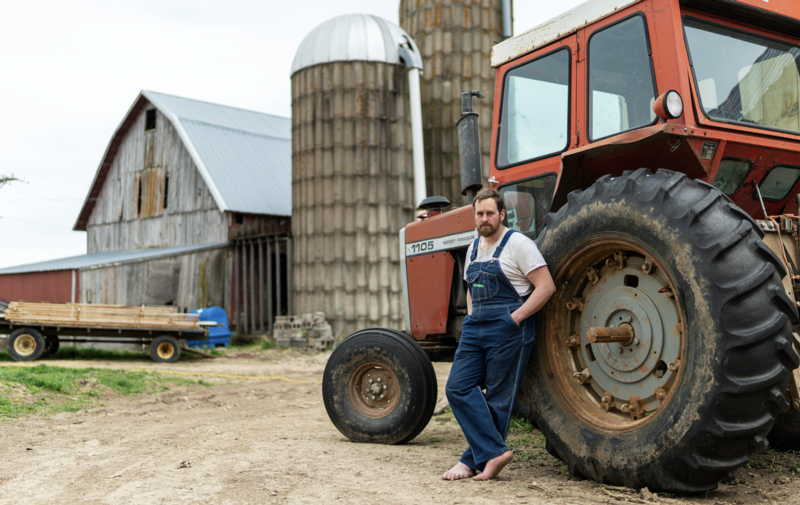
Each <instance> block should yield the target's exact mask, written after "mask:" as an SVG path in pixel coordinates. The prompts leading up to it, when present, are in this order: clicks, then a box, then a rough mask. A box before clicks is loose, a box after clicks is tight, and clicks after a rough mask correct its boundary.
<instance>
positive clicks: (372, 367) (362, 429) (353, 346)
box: [322, 328, 438, 444]
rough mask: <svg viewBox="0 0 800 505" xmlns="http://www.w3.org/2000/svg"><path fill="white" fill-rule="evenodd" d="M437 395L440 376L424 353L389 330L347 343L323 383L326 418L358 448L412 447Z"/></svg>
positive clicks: (371, 332) (334, 357)
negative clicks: (361, 445) (365, 445)
mask: <svg viewBox="0 0 800 505" xmlns="http://www.w3.org/2000/svg"><path fill="white" fill-rule="evenodd" d="M437 393H438V389H437V382H436V373H435V372H434V370H433V365H432V364H431V361H430V359H428V357H427V356H426V355H425V352H424V351H423V350H422V349H421V348H420V347H419V345H418V344H417V343H416V342H415V341H414V340H412V339H411V338H410V337H408V336H407V335H405V334H403V333H400V332H398V331H397V330H391V329H388V328H372V329H367V330H362V331H359V332H357V333H354V334H352V335H350V336H349V337H347V338H346V339H344V340H343V341H342V342H341V343H340V344H339V345H338V346H336V349H335V350H334V351H333V354H332V355H331V357H330V359H329V360H328V364H327V365H326V366H325V373H324V374H323V378H322V397H323V400H324V402H325V409H326V410H327V411H328V417H330V419H331V421H332V422H333V424H334V426H336V428H337V429H338V430H339V431H340V432H341V433H342V434H343V435H344V436H346V437H347V438H349V439H350V440H352V441H354V442H370V443H380V444H402V443H405V442H408V441H409V440H411V439H413V438H414V437H416V436H417V435H419V433H420V432H421V431H422V430H423V429H424V428H425V426H427V424H428V421H430V418H431V415H432V414H433V409H434V407H435V405H436V396H437Z"/></svg>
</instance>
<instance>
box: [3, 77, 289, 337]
mask: <svg viewBox="0 0 800 505" xmlns="http://www.w3.org/2000/svg"><path fill="white" fill-rule="evenodd" d="M291 177H292V175H291V120H290V119H289V118H283V117H277V116H272V115H269V114H263V113H260V112H254V111H249V110H243V109H237V108H233V107H227V106H223V105H217V104H212V103H207V102H200V101H197V100H190V99H187V98H181V97H176V96H171V95H165V94H161V93H155V92H152V91H142V92H141V93H140V94H139V96H138V97H137V98H136V100H135V101H134V103H133V105H132V106H131V108H130V110H129V111H128V113H127V114H126V115H125V117H124V118H123V120H122V122H121V124H120V125H119V127H118V128H117V130H116V132H115V133H114V135H113V137H112V139H111V141H110V142H109V144H108V147H107V148H106V152H105V153H104V155H103V157H102V160H101V162H100V166H99V168H98V169H97V173H96V174H95V177H94V181H93V182H92V186H91V188H90V189H89V193H88V195H87V197H86V200H85V202H84V205H83V208H82V209H81V212H80V215H79V216H78V220H77V222H76V224H75V227H74V229H75V230H77V231H85V232H86V235H87V236H86V240H87V250H88V254H87V255H85V256H81V257H77V258H66V259H64V260H56V261H52V262H45V263H40V264H34V265H23V266H21V267H12V268H6V269H0V300H5V301H12V300H20V299H27V300H36V301H39V300H41V301H54V302H69V301H80V302H82V303H110V304H121V305H142V304H144V305H174V306H177V307H178V308H179V310H181V311H187V310H193V309H196V308H202V307H206V306H210V305H218V306H222V307H224V308H225V309H226V311H227V312H228V315H229V318H230V319H231V323H232V325H234V326H236V327H237V332H238V333H239V334H256V333H263V332H264V331H268V330H269V329H270V328H271V323H272V321H273V318H274V316H275V315H279V314H286V313H291V309H292V307H291V306H290V305H291V301H290V300H291V299H290V297H289V296H288V289H287V286H290V285H291V278H290V277H289V276H290V273H291V268H287V266H288V265H287V259H288V258H291V210H292V201H291V194H292V181H291Z"/></svg>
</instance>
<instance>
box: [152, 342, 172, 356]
mask: <svg viewBox="0 0 800 505" xmlns="http://www.w3.org/2000/svg"><path fill="white" fill-rule="evenodd" d="M156 352H157V353H158V357H159V358H161V359H169V358H171V357H172V355H173V354H175V348H174V347H173V345H172V344H171V343H169V342H162V343H160V344H158V348H156Z"/></svg>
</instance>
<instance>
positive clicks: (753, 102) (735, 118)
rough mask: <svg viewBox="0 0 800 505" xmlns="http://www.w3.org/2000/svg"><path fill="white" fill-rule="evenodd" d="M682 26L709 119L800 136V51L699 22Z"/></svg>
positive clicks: (702, 103)
mask: <svg viewBox="0 0 800 505" xmlns="http://www.w3.org/2000/svg"><path fill="white" fill-rule="evenodd" d="M683 24H684V30H685V33H686V43H687V46H688V49H689V54H690V59H691V64H692V68H693V69H694V75H695V82H696V83H697V92H698V95H699V96H700V103H701V105H702V108H703V112H704V113H705V115H706V116H708V117H709V118H710V119H714V120H717V121H724V122H734V123H743V124H745V125H748V126H754V125H757V126H761V127H764V128H769V129H776V130H784V131H790V132H793V133H800V109H799V108H798V105H800V100H798V98H800V71H798V68H799V67H800V48H798V47H796V46H792V45H789V44H787V43H785V42H781V41H778V40H774V39H769V38H766V37H762V36H758V35H754V34H752V33H747V32H743V31H740V30H734V29H731V28H728V27H724V26H721V25H717V24H712V23H708V22H704V21H700V20H698V19H695V18H688V17H687V18H684V22H683Z"/></svg>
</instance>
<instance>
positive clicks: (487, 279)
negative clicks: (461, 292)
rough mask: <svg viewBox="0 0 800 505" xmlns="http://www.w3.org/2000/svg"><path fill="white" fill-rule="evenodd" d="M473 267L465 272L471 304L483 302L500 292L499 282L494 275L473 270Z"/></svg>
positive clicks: (476, 269) (477, 269)
mask: <svg viewBox="0 0 800 505" xmlns="http://www.w3.org/2000/svg"><path fill="white" fill-rule="evenodd" d="M473 266H474V264H473V265H472V266H470V268H469V270H467V284H469V294H470V297H472V301H473V302H483V301H486V300H488V299H490V298H492V297H493V296H495V295H496V294H497V292H498V291H499V290H500V281H499V280H498V279H497V275H496V274H493V273H490V272H486V271H483V270H481V269H479V268H473Z"/></svg>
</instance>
